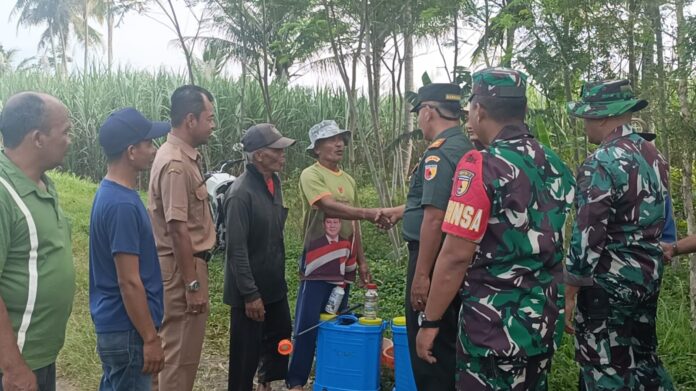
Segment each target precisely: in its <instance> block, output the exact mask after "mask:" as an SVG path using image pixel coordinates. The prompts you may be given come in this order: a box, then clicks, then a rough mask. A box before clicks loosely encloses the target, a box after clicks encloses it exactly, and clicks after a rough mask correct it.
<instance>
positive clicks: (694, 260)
mask: <svg viewBox="0 0 696 391" xmlns="http://www.w3.org/2000/svg"><path fill="white" fill-rule="evenodd" d="M675 3H676V14H677V77H678V78H679V82H678V86H677V95H678V96H679V108H680V114H681V119H682V121H683V123H684V125H685V126H686V127H689V126H691V125H692V124H691V112H690V110H689V100H688V87H689V86H688V74H689V64H688V61H687V59H686V45H687V42H686V30H685V29H686V26H685V25H684V24H685V21H684V0H677V1H676V2H675ZM686 144H687V145H685V146H684V147H685V148H686V151H685V152H684V153H683V155H684V159H683V169H684V171H683V173H682V174H683V175H682V193H683V196H684V212H685V214H686V225H687V229H688V231H689V232H688V234H689V235H693V234H694V233H696V217H695V216H694V198H693V181H692V179H693V177H692V168H693V158H694V153H693V151H692V150H691V147H690V145H688V143H686ZM689 290H690V294H689V302H690V303H691V327H692V328H694V329H696V255H694V254H692V255H691V256H690V257H689Z"/></svg>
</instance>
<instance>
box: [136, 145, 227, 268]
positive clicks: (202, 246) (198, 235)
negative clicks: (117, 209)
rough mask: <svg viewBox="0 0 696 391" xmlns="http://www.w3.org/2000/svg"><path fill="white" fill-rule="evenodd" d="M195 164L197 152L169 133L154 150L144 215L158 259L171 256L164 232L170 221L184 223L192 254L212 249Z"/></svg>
mask: <svg viewBox="0 0 696 391" xmlns="http://www.w3.org/2000/svg"><path fill="white" fill-rule="evenodd" d="M199 161H200V154H199V153H198V151H197V150H196V149H195V148H193V147H191V146H190V145H188V144H186V143H185V142H184V141H183V140H181V139H180V138H178V137H176V136H175V135H173V134H171V133H170V134H169V135H167V141H166V142H165V143H164V144H162V146H161V147H160V148H159V150H157V156H156V157H155V160H154V162H153V163H152V169H151V170H150V187H149V192H148V212H149V213H150V217H151V218H152V229H153V231H154V233H155V240H156V241H157V252H158V255H159V256H160V257H171V256H172V255H173V254H174V250H173V243H172V236H171V234H170V233H169V230H168V228H167V223H169V222H171V221H183V222H186V225H187V227H188V230H189V236H190V237H191V246H192V251H193V253H194V254H196V253H199V252H202V251H208V250H210V249H212V248H213V246H214V245H215V226H214V224H213V219H212V216H211V212H210V204H209V201H208V191H207V189H206V187H205V181H204V179H203V174H202V173H201V169H200V165H199Z"/></svg>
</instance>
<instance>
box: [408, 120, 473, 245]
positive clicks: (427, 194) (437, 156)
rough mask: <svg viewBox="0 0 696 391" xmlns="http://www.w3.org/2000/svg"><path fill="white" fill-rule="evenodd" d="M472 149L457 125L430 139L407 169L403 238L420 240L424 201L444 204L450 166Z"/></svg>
mask: <svg viewBox="0 0 696 391" xmlns="http://www.w3.org/2000/svg"><path fill="white" fill-rule="evenodd" d="M472 149H473V145H472V144H471V142H470V141H469V139H468V138H467V137H466V136H465V135H464V132H463V131H462V128H461V127H459V126H455V127H453V128H449V129H447V130H445V131H443V132H442V133H440V134H439V135H438V137H437V138H436V139H435V141H433V142H432V143H430V146H428V149H427V150H426V151H425V153H424V154H423V156H422V157H421V159H420V161H419V162H418V165H417V166H416V168H415V169H414V170H413V172H412V173H411V179H410V186H409V189H408V196H407V197H406V209H405V210H404V222H403V237H404V240H406V241H418V240H420V229H421V224H422V223H423V214H424V209H423V208H425V207H426V206H428V205H430V206H433V207H435V208H437V209H440V210H445V209H446V208H447V201H448V200H449V196H450V189H451V188H452V176H453V175H454V168H455V167H456V166H457V162H458V161H459V159H460V158H461V157H462V155H464V154H465V153H466V152H468V151H470V150H472Z"/></svg>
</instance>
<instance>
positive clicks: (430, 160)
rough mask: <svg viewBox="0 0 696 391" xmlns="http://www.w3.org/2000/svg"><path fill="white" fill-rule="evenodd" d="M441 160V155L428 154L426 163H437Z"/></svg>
mask: <svg viewBox="0 0 696 391" xmlns="http://www.w3.org/2000/svg"><path fill="white" fill-rule="evenodd" d="M439 161H440V157H439V156H435V155H432V156H428V157H426V158H425V162H426V163H428V162H435V163H437V162H439Z"/></svg>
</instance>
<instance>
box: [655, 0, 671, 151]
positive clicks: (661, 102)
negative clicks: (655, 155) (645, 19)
mask: <svg viewBox="0 0 696 391" xmlns="http://www.w3.org/2000/svg"><path fill="white" fill-rule="evenodd" d="M651 7H652V12H651V13H650V19H651V22H652V26H653V30H654V31H655V54H656V56H657V69H656V70H657V97H658V104H657V113H658V116H659V119H658V120H657V121H655V122H656V123H658V124H659V125H660V128H659V129H657V130H656V132H655V133H657V134H658V136H659V139H658V140H659V141H661V144H662V148H661V149H662V151H663V152H665V153H666V155H667V161H669V150H668V148H666V144H667V133H666V131H667V113H666V108H667V98H666V96H665V82H666V81H665V57H664V45H663V41H662V16H661V15H660V8H659V5H658V4H657V2H654V3H652V4H651Z"/></svg>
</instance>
